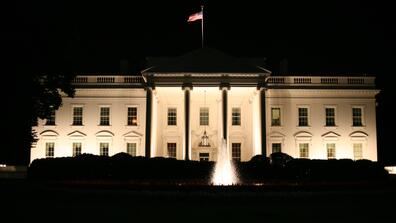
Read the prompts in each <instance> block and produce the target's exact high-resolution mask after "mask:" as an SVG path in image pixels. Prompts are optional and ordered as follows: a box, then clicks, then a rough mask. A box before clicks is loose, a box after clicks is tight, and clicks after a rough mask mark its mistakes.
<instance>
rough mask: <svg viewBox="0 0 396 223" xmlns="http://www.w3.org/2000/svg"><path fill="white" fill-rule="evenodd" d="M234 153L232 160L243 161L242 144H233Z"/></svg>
mask: <svg viewBox="0 0 396 223" xmlns="http://www.w3.org/2000/svg"><path fill="white" fill-rule="evenodd" d="M231 151H232V160H234V161H238V162H239V161H241V143H232V144H231Z"/></svg>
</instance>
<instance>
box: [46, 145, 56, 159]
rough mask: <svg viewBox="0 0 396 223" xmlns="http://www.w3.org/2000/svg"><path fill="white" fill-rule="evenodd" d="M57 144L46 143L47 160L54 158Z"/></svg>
mask: <svg viewBox="0 0 396 223" xmlns="http://www.w3.org/2000/svg"><path fill="white" fill-rule="evenodd" d="M54 150H55V143H53V142H47V143H45V156H46V157H47V158H52V157H54Z"/></svg>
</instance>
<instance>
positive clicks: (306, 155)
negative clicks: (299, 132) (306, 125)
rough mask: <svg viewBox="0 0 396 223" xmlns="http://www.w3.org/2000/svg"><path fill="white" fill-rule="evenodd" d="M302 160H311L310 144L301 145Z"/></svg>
mask: <svg viewBox="0 0 396 223" xmlns="http://www.w3.org/2000/svg"><path fill="white" fill-rule="evenodd" d="M299 146H300V158H306V159H308V158H309V145H308V143H300V144H299Z"/></svg>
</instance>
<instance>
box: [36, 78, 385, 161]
mask: <svg viewBox="0 0 396 223" xmlns="http://www.w3.org/2000/svg"><path fill="white" fill-rule="evenodd" d="M103 78H108V79H103ZM169 78H172V77H169ZM221 78H222V77H217V79H218V80H220V81H221ZM238 78H239V79H240V78H241V77H240V76H238ZM257 78H263V80H264V79H265V81H266V82H265V83H266V85H265V86H264V88H257V86H254V84H250V85H246V84H240V83H239V82H238V83H236V84H232V83H231V85H230V87H229V89H228V90H227V94H228V99H227V123H226V125H227V129H226V130H227V134H226V135H227V136H226V138H227V144H228V148H229V151H230V154H232V150H233V149H232V147H233V146H236V147H238V146H240V155H239V157H240V160H241V161H248V160H250V159H251V158H252V157H253V156H254V155H258V154H262V153H263V152H262V143H265V145H266V146H265V148H266V151H265V154H266V155H267V156H268V155H270V154H271V153H272V151H273V147H274V146H273V144H278V145H279V144H280V150H281V151H282V152H284V153H287V154H289V155H291V156H293V157H297V158H299V157H301V155H302V150H304V152H305V149H307V151H306V154H305V153H304V152H303V153H304V154H305V155H306V158H310V159H328V158H336V159H341V158H349V159H357V158H359V159H360V158H363V159H369V160H374V161H375V160H377V135H376V114H375V111H376V102H375V95H376V94H377V93H378V90H376V89H375V86H374V78H373V77H363V76H362V77H304V78H305V79H304V78H302V77H271V76H266V77H264V76H263V77H261V76H259V77H257ZM239 79H238V80H239ZM302 79H303V80H302ZM308 79H309V80H308ZM231 82H232V81H231ZM75 83H76V95H75V97H74V98H68V97H64V98H63V105H62V107H61V108H60V109H59V110H57V111H56V115H55V125H45V120H40V121H39V125H38V126H37V127H35V128H34V130H35V131H36V132H37V135H38V141H37V143H36V144H35V145H34V146H33V147H32V148H31V161H33V160H34V159H38V158H45V157H47V156H51V157H64V156H72V155H73V143H81V144H80V145H81V151H80V152H81V153H91V154H96V155H99V154H100V153H101V152H100V147H101V143H106V145H107V146H108V155H114V154H116V153H119V152H129V151H128V149H127V148H128V143H129V145H131V144H133V149H134V152H133V155H136V156H145V155H146V156H148V155H149V156H151V157H155V156H162V157H168V156H169V155H170V154H169V148H168V147H169V146H173V144H172V145H168V143H175V144H176V150H175V157H176V158H177V159H186V158H188V159H192V160H200V158H203V157H200V155H201V156H203V155H208V159H209V160H216V155H217V147H218V145H219V142H220V140H221V139H222V137H223V124H224V123H223V108H222V105H223V104H222V100H223V98H222V90H220V88H219V85H213V84H204V85H200V84H194V83H192V88H191V89H190V90H189V92H190V98H189V106H190V113H189V131H188V137H189V139H188V140H186V131H185V129H186V118H185V117H186V116H185V108H186V107H185V103H186V101H185V94H184V93H185V90H183V88H182V86H175V85H169V86H167V85H161V84H158V85H157V86H155V87H154V88H153V90H152V92H153V97H152V103H151V108H150V109H151V113H152V115H151V117H149V118H148V117H146V113H147V108H146V106H147V90H146V89H147V85H146V83H145V81H144V80H143V78H142V77H140V76H139V77H136V76H135V77H132V76H129V77H128V76H126V77H122V76H107V77H103V76H83V75H81V76H78V77H77V78H76V81H75ZM167 83H168V82H167ZM260 91H265V100H264V101H265V113H264V114H265V123H266V127H265V136H266V137H265V138H264V139H263V137H262V128H261V123H262V122H261V116H262V114H263V112H262V110H261V109H262V108H263V106H262V105H261V102H260ZM205 95H206V96H205ZM73 107H82V108H83V114H82V125H73ZM101 107H108V108H110V109H109V111H110V112H109V114H110V115H109V125H100V110H101V109H100V108H101ZM128 107H134V108H136V111H137V124H136V125H128V122H127V119H128V118H127V117H128ZM203 107H207V108H208V111H209V112H208V115H209V123H208V125H207V126H205V125H201V123H200V108H203ZM168 108H174V109H176V125H168ZM233 108H236V109H237V110H238V109H240V124H239V125H233V121H232V118H233V117H232V116H233V115H232V113H233ZM272 108H278V109H279V110H278V111H280V120H279V122H280V123H275V124H274V123H272ZM299 108H306V110H305V109H304V110H301V111H302V112H303V111H304V112H305V111H307V115H306V116H305V117H306V119H307V123H306V124H307V125H306V126H300V125H299V124H300V123H299ZM326 108H332V109H331V110H330V111H334V114H333V113H331V114H332V115H330V116H331V117H330V118H331V119H332V120H333V121H334V125H333V124H332V125H330V126H329V125H326ZM353 108H358V110H355V111H358V113H357V116H356V117H355V118H357V119H360V121H361V125H360V124H359V125H357V126H354V123H353V112H352V111H353ZM329 114H330V113H329ZM355 115H356V114H355ZM328 118H329V117H328ZM147 119H150V122H149V123H150V126H151V128H150V129H149V130H148V131H149V132H150V134H151V135H150V137H149V138H150V140H151V144H150V153H149V154H147V150H146V145H147V142H146V133H147V131H146V123H148V122H147ZM357 122H359V120H357ZM355 124H356V123H355ZM204 130H206V132H207V135H208V136H209V143H210V146H209V147H201V146H199V143H200V141H201V137H202V135H203V132H204ZM48 143H53V154H51V152H48V151H47V150H48V146H50V147H51V145H50V144H48ZM233 143H234V145H233ZM238 144H239V145H238ZM302 144H303V145H302ZM328 144H331V145H328ZM278 145H276V146H278ZM306 145H307V148H305V146H306ZM330 150H331V151H330ZM186 153H187V155H186ZM234 155H236V156H237V155H238V154H234Z"/></svg>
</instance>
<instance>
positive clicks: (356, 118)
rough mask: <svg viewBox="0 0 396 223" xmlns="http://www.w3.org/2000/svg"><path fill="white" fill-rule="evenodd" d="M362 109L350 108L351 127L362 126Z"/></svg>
mask: <svg viewBox="0 0 396 223" xmlns="http://www.w3.org/2000/svg"><path fill="white" fill-rule="evenodd" d="M362 113H363V112H362V108H352V125H353V126H363V120H362Z"/></svg>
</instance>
